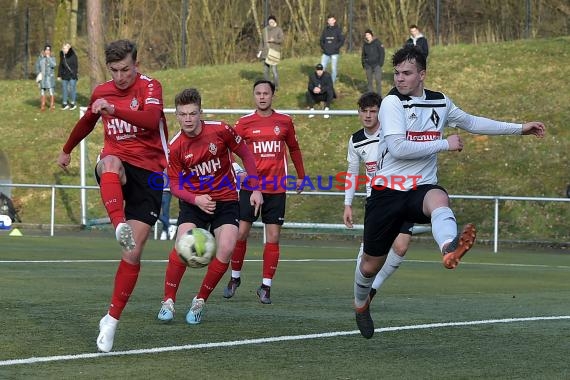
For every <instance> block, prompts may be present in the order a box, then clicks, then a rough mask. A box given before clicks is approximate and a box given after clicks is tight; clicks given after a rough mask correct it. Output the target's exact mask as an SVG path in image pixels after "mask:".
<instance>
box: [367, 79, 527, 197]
mask: <svg viewBox="0 0 570 380" xmlns="http://www.w3.org/2000/svg"><path fill="white" fill-rule="evenodd" d="M378 118H379V120H380V125H382V134H381V141H380V147H379V152H378V153H379V156H378V168H377V171H376V177H375V178H374V184H375V185H377V186H380V187H383V186H385V187H388V188H390V189H393V190H404V191H408V190H412V189H414V188H415V187H416V186H418V185H423V184H437V153H438V152H441V151H445V150H448V149H449V145H448V143H447V140H444V135H443V128H444V127H445V126H447V125H449V126H451V127H458V128H461V129H464V130H466V131H468V132H470V133H476V134H488V135H509V134H521V133H522V124H513V123H505V122H500V121H496V120H491V119H487V118H484V117H479V116H473V115H470V114H468V113H466V112H464V111H462V110H461V109H460V108H458V107H457V106H456V105H455V104H453V102H452V101H451V99H449V98H448V97H447V96H446V95H445V94H443V93H441V92H434V91H430V90H424V94H423V96H421V97H410V96H405V95H402V94H400V93H399V92H398V91H397V90H396V89H395V88H394V89H392V91H390V93H389V94H388V95H387V96H386V97H385V98H384V99H383V100H382V105H381V106H380V112H379V114H378Z"/></svg>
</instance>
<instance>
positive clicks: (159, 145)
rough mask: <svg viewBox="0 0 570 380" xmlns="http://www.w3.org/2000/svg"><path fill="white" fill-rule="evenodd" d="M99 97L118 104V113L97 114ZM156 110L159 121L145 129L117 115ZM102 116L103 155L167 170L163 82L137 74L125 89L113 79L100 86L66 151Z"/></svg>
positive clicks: (153, 168)
mask: <svg viewBox="0 0 570 380" xmlns="http://www.w3.org/2000/svg"><path fill="white" fill-rule="evenodd" d="M100 98H105V99H106V100H107V101H108V102H109V103H111V104H113V105H114V106H115V115H108V114H105V115H98V114H94V113H93V112H92V111H91V107H92V105H93V102H94V101H96V100H97V99H100ZM153 109H154V110H157V111H158V112H160V114H161V117H160V120H158V121H157V122H156V124H155V123H154V122H151V125H149V126H146V128H143V127H141V126H140V125H134V124H131V123H129V122H127V121H125V120H123V119H121V118H120V117H118V116H117V114H119V113H121V112H125V111H126V112H129V110H131V111H148V110H153ZM99 117H101V119H102V120H103V129H104V133H105V137H104V144H103V149H102V150H101V157H105V156H108V155H114V156H117V157H119V158H120V159H121V160H122V161H125V162H128V163H129V164H131V165H134V166H137V167H139V168H143V169H146V170H150V171H154V172H162V171H163V170H164V168H165V167H166V151H167V150H166V149H167V141H168V129H167V126H166V119H165V117H164V114H163V103H162V86H161V85H160V82H158V81H157V80H155V79H151V78H149V77H147V76H145V75H142V74H140V73H137V78H136V80H135V82H134V83H133V85H132V86H131V87H129V88H127V89H125V90H120V89H118V88H117V87H116V86H115V84H114V82H113V81H108V82H105V83H102V84H100V85H98V86H97V87H96V88H95V90H94V91H93V94H92V95H91V100H90V102H89V106H88V108H87V112H86V113H85V115H84V116H83V117H82V119H81V120H80V121H79V122H78V124H77V125H76V127H75V129H74V131H73V132H72V135H71V136H70V138H69V140H68V142H67V144H66V145H65V147H64V151H66V152H69V151H71V150H72V149H73V148H74V147H75V145H77V143H79V141H81V139H82V138H83V137H84V136H86V135H87V134H88V133H89V132H90V131H91V130H93V128H94V127H95V125H96V123H97V120H99ZM125 118H126V117H125ZM146 121H147V123H148V122H149V121H148V120H146ZM78 128H79V129H78Z"/></svg>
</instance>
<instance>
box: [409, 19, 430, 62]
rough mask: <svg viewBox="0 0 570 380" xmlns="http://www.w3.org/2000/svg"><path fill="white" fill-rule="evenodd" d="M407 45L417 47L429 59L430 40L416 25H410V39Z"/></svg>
mask: <svg viewBox="0 0 570 380" xmlns="http://www.w3.org/2000/svg"><path fill="white" fill-rule="evenodd" d="M406 45H411V46H416V47H417V48H419V49H420V50H421V52H422V53H423V54H424V55H425V56H426V59H427V57H428V54H429V45H428V40H427V38H426V37H425V36H424V35H423V34H422V32H421V31H420V30H419V29H418V26H417V25H415V24H413V25H410V38H408V40H407V41H406Z"/></svg>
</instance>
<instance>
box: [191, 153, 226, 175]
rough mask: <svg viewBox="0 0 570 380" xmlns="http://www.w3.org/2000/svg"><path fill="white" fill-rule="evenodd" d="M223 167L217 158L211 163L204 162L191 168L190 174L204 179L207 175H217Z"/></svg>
mask: <svg viewBox="0 0 570 380" xmlns="http://www.w3.org/2000/svg"><path fill="white" fill-rule="evenodd" d="M221 167H222V164H221V162H220V159H219V158H215V159H213V160H210V161H206V162H202V163H200V164H198V165H195V166H193V167H191V168H190V173H191V174H192V175H196V176H198V177H202V176H204V175H207V174H212V173H215V172H216V171H217V170H218V169H220V168H221Z"/></svg>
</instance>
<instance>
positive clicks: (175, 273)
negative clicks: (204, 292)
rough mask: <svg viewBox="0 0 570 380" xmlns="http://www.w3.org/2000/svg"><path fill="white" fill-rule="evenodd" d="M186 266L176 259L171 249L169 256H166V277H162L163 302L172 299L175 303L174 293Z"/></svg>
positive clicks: (173, 250) (174, 250)
mask: <svg viewBox="0 0 570 380" xmlns="http://www.w3.org/2000/svg"><path fill="white" fill-rule="evenodd" d="M186 268H187V266H186V264H184V263H183V262H182V261H180V259H179V258H178V253H177V252H176V249H174V248H172V251H171V252H170V256H168V266H167V267H166V275H165V277H164V301H166V300H167V299H169V298H172V301H176V292H177V291H178V287H179V286H180V282H181V281H182V276H184V272H186Z"/></svg>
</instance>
